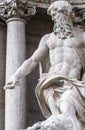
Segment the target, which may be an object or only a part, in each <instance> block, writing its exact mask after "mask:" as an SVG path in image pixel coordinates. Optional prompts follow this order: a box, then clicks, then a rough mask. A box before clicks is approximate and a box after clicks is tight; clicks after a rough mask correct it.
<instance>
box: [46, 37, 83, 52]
mask: <svg viewBox="0 0 85 130" xmlns="http://www.w3.org/2000/svg"><path fill="white" fill-rule="evenodd" d="M48 47H49V49H50V50H53V49H55V48H57V47H58V48H59V47H60V48H73V47H75V48H79V49H80V48H85V46H84V44H83V40H82V38H80V37H76V36H75V37H72V38H66V39H59V38H57V37H56V36H53V35H52V36H51V38H50V39H49V40H48Z"/></svg>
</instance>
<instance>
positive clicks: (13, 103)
mask: <svg viewBox="0 0 85 130" xmlns="http://www.w3.org/2000/svg"><path fill="white" fill-rule="evenodd" d="M25 59H26V46H25V21H24V20H23V19H20V18H11V19H9V20H8V21H7V53H6V82H8V80H9V79H10V78H11V76H12V75H13V73H14V72H15V71H16V69H17V68H18V67H19V66H20V65H21V64H22V62H23V61H24V60H25ZM11 68H12V69H11ZM21 82H22V85H19V86H20V87H17V88H16V90H7V91H6V95H5V96H6V97H5V130H13V129H14V130H20V129H21V128H22V127H24V128H25V127H26V82H25V80H24V79H23V80H22V81H21Z"/></svg>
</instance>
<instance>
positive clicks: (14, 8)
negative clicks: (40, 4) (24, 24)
mask: <svg viewBox="0 0 85 130" xmlns="http://www.w3.org/2000/svg"><path fill="white" fill-rule="evenodd" d="M35 13H36V7H35V6H33V5H29V4H28V2H27V0H11V1H9V2H8V0H3V1H2V2H0V17H1V18H2V19H3V20H7V19H9V18H12V17H18V18H27V19H29V18H30V17H31V16H32V15H34V14H35Z"/></svg>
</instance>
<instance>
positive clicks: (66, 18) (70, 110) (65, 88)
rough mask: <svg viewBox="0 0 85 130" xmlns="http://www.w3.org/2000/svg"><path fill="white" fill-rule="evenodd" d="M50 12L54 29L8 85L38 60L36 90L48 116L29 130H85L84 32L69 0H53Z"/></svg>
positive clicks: (28, 71) (43, 109) (25, 73)
mask: <svg viewBox="0 0 85 130" xmlns="http://www.w3.org/2000/svg"><path fill="white" fill-rule="evenodd" d="M48 14H49V15H51V17H52V20H53V21H54V28H53V32H52V33H50V34H46V35H45V36H43V37H42V39H41V41H40V44H39V47H38V49H37V50H36V51H35V52H34V53H33V55H32V56H31V57H30V58H29V59H27V60H26V61H25V62H24V63H23V64H22V65H21V66H20V68H19V69H18V70H17V71H16V72H15V74H14V75H13V77H12V78H11V79H10V81H9V82H8V83H7V84H6V85H5V89H13V88H15V87H16V86H17V85H18V83H20V79H21V78H23V77H24V76H26V75H28V74H30V73H31V72H32V71H33V70H34V69H35V67H36V66H37V65H38V64H39V65H40V79H39V82H38V84H37V87H36V89H35V93H36V97H37V100H38V103H39V106H40V108H41V111H42V113H43V115H44V116H45V118H46V120H45V121H42V122H37V123H36V124H34V125H33V126H31V127H28V128H27V129H26V130H37V129H39V130H85V124H84V123H85V32H84V30H83V29H81V28H78V27H75V26H73V21H72V6H71V5H70V4H69V3H68V2H67V1H63V0H62V1H61V0H60V1H56V2H53V3H52V4H51V5H50V7H49V8H48ZM45 59H46V60H45Z"/></svg>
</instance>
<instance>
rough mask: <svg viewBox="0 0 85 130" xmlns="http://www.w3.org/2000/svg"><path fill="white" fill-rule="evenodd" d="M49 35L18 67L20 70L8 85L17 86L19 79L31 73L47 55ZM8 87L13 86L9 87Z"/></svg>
mask: <svg viewBox="0 0 85 130" xmlns="http://www.w3.org/2000/svg"><path fill="white" fill-rule="evenodd" d="M47 39H48V35H45V36H44V37H43V38H42V39H41V41H40V44H39V47H38V49H37V50H36V51H35V52H34V53H33V55H32V56H31V57H30V58H29V59H27V60H25V61H24V63H23V64H22V65H21V66H20V67H19V68H18V70H17V71H16V72H15V74H14V75H13V76H12V78H11V79H10V81H9V82H8V83H7V85H8V86H10V85H11V84H12V86H16V83H17V82H18V81H19V79H21V78H23V77H25V76H26V75H29V74H30V73H31V72H32V71H33V70H34V68H35V67H36V66H37V64H38V63H39V62H40V61H41V60H42V59H43V58H44V56H45V55H47V53H48V47H47V43H46V41H47ZM7 85H6V86H5V89H6V88H11V87H7Z"/></svg>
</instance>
